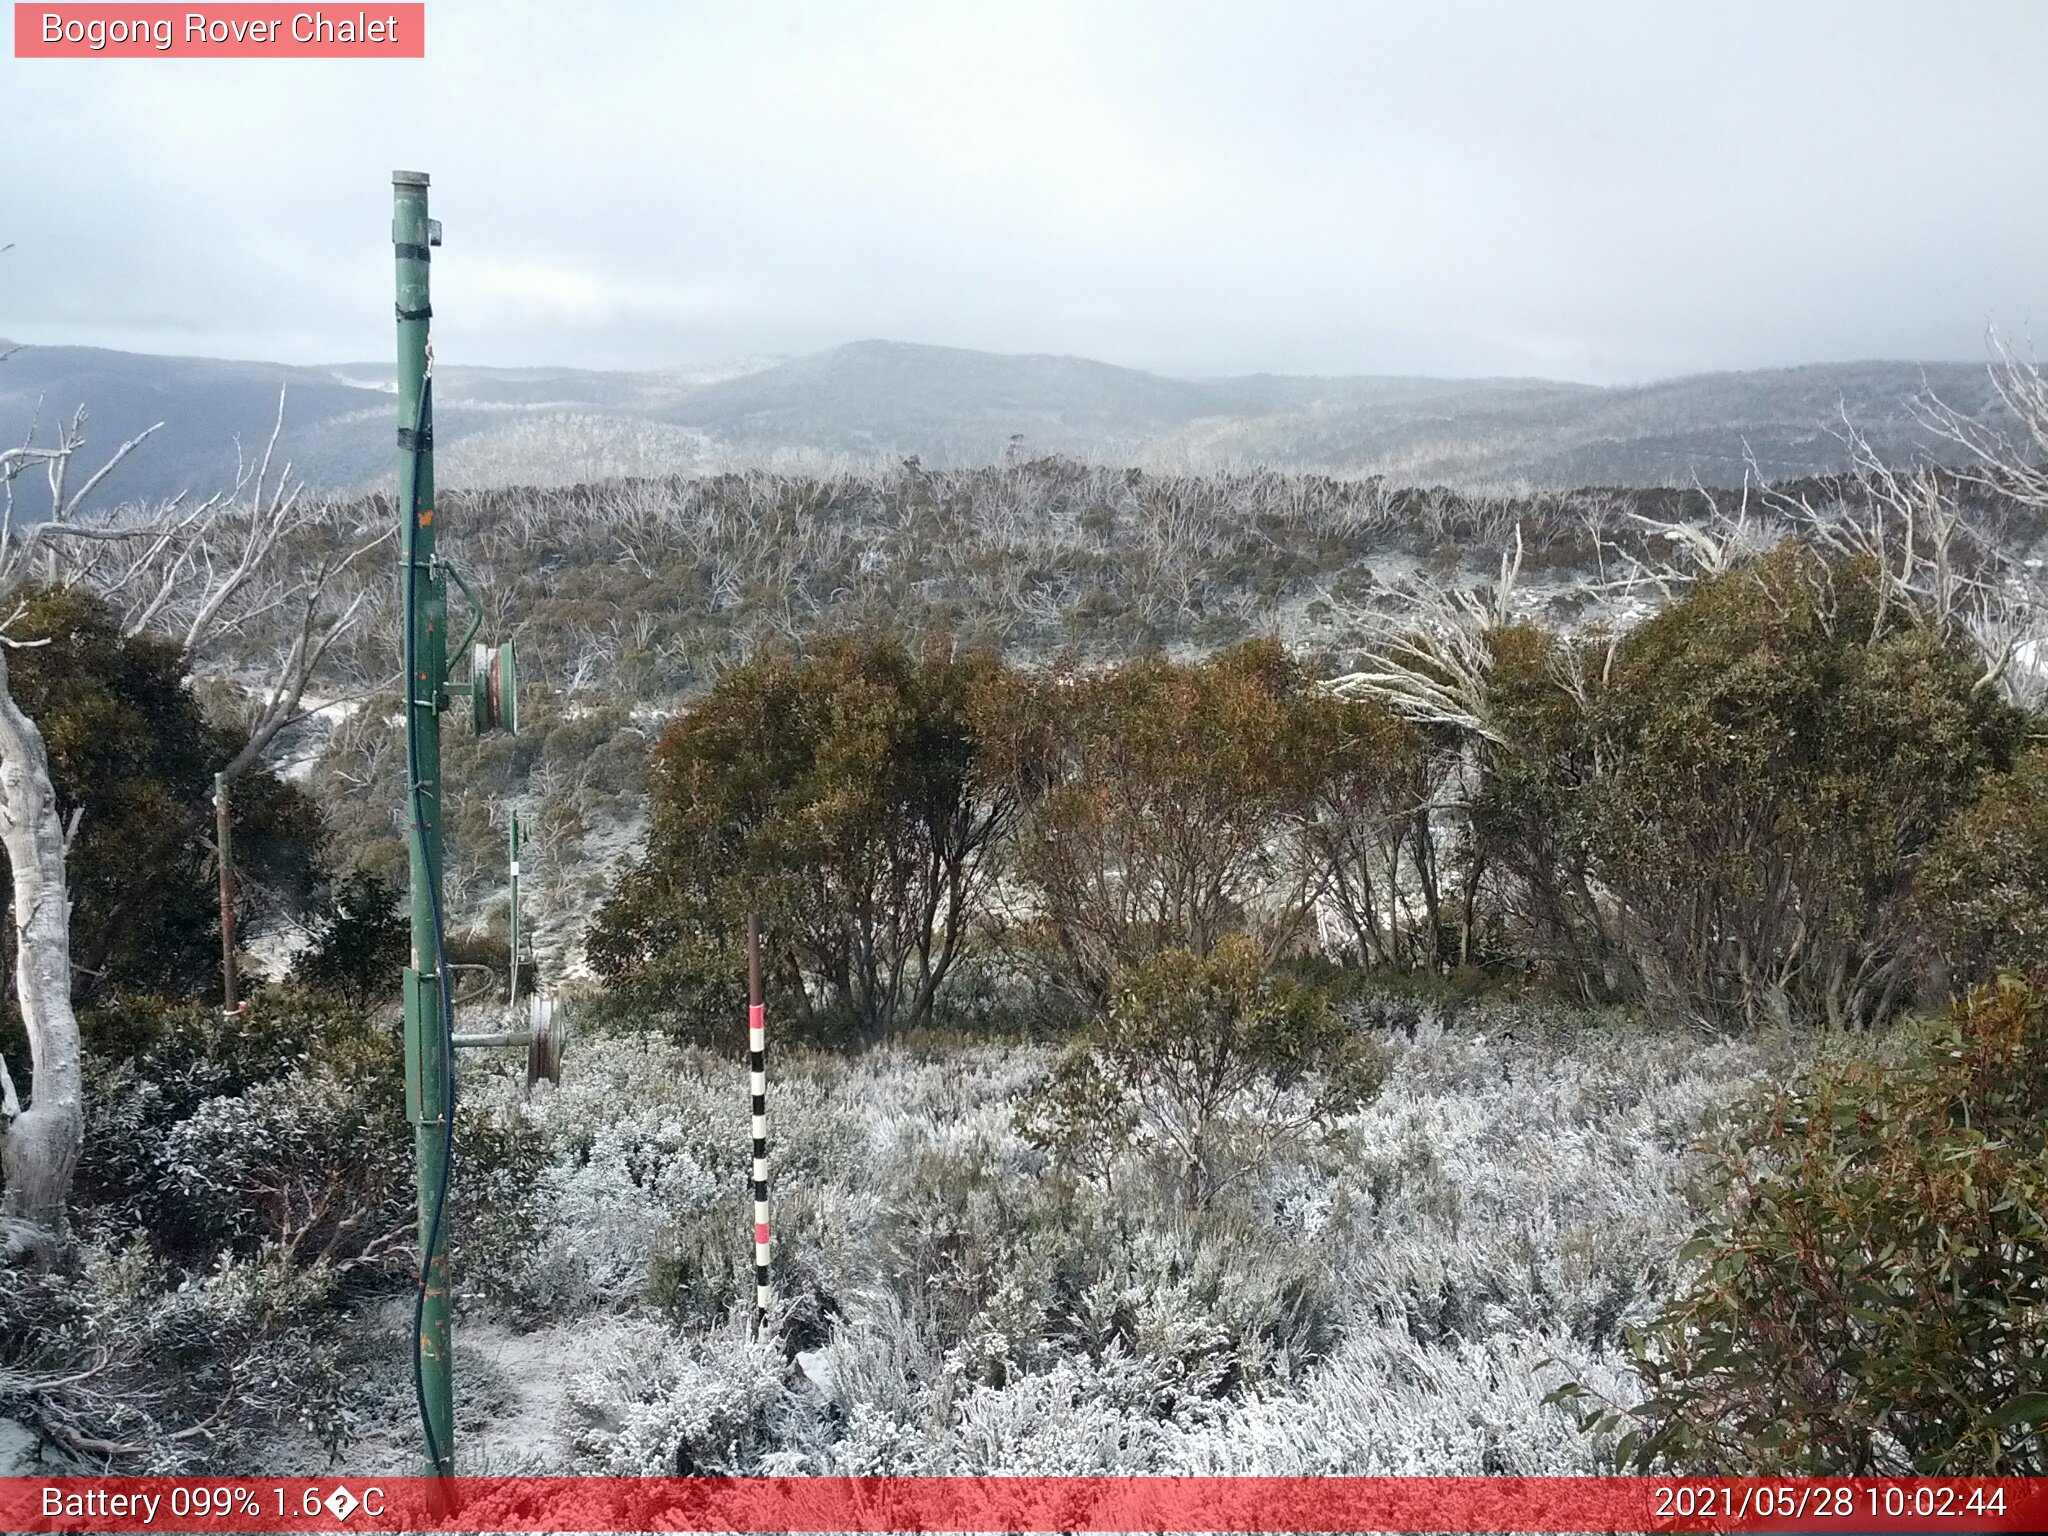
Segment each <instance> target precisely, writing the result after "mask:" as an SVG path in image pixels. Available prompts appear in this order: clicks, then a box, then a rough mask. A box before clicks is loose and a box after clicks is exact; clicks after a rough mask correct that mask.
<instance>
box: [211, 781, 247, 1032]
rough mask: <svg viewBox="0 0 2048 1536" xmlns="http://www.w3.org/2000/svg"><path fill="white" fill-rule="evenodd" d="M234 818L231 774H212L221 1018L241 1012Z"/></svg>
mask: <svg viewBox="0 0 2048 1536" xmlns="http://www.w3.org/2000/svg"><path fill="white" fill-rule="evenodd" d="M232 826H233V819H232V818H231V817H230V816H229V814H228V776H227V775H226V774H224V773H216V774H215V775H214V776H213V846H214V849H215V851H216V852H217V853H218V854H219V855H220V985H221V995H222V998H223V1001H222V1003H221V1010H220V1011H221V1017H223V1018H229V1019H231V1018H233V1017H234V1016H235V1015H236V1014H238V1013H240V1012H241V1011H242V1005H241V1001H240V992H241V989H240V986H239V980H240V978H239V977H237V976H236V974H235V851H234V844H233V842H232V840H231V829H232Z"/></svg>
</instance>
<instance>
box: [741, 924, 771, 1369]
mask: <svg viewBox="0 0 2048 1536" xmlns="http://www.w3.org/2000/svg"><path fill="white" fill-rule="evenodd" d="M747 1071H748V1076H749V1079H750V1082H749V1086H750V1087H751V1088H752V1089H753V1098H754V1328H755V1330H756V1331H757V1332H758V1331H759V1330H760V1328H761V1326H762V1325H763V1324H764V1323H765V1322H766V1321H767V1318H768V1308H769V1306H770V1304H771V1303H772V1302H773V1301H774V1299H775V1293H774V1291H773V1289H772V1288H771V1287H770V1286H769V1284H768V1010H767V1007H766V1005H765V1004H764V1003H763V1002H762V1000H761V914H760V913H758V912H749V913H748V914H747Z"/></svg>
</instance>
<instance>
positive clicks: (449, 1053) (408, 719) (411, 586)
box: [404, 372, 455, 1477]
mask: <svg viewBox="0 0 2048 1536" xmlns="http://www.w3.org/2000/svg"><path fill="white" fill-rule="evenodd" d="M433 393H434V378H433V374H432V373H431V372H430V373H428V375H427V377H426V378H425V379H424V380H422V381H421V384H420V403H419V407H418V410H417V411H416V412H415V414H414V417H413V431H412V442H411V448H412V459H413V472H412V480H411V496H410V503H411V504H410V505H409V506H408V507H407V508H406V536H405V560H406V572H405V614H404V622H405V766H406V798H407V801H408V804H409V806H410V809H411V814H412V836H413V840H414V841H413V846H414V847H415V848H416V849H417V850H418V852H419V860H420V868H421V870H422V871H423V872H424V873H425V875H426V880H427V904H428V909H429V911H430V913H431V916H432V924H433V930H434V996H435V998H436V1000H437V1003H438V1007H437V1008H436V1013H437V1014H438V1016H439V1018H440V1022H441V1177H440V1180H439V1182H438V1184H437V1185H436V1186H435V1189H434V1206H433V1214H432V1216H430V1217H429V1218H428V1221H427V1240H426V1242H425V1243H424V1244H422V1245H421V1248H420V1268H419V1284H418V1286H417V1288H416V1290H415V1291H414V1294H413V1306H412V1391H413V1400H414V1401H415V1402H416V1403H417V1404H418V1406H419V1411H420V1428H421V1429H422V1430H423V1431H424V1432H425V1434H426V1441H427V1459H428V1460H429V1461H431V1462H432V1463H433V1464H434V1473H435V1475H436V1476H438V1477H446V1476H448V1475H449V1474H450V1472H451V1471H452V1468H450V1466H449V1465H448V1461H447V1459H446V1457H445V1456H444V1455H443V1452H442V1449H441V1443H440V1437H439V1436H437V1435H436V1434H435V1433H434V1416H433V1414H432V1413H430V1412H429V1411H428V1409H427V1387H426V1380H425V1374H424V1369H423V1359H422V1348H423V1345H424V1338H423V1329H424V1327H425V1324H426V1315H427V1289H428V1286H429V1284H430V1283H431V1280H432V1275H433V1262H434V1250H435V1248H436V1247H438V1246H439V1244H440V1240H441V1217H442V1213H443V1211H444V1210H445V1208H446V1206H447V1204H448V1181H449V1175H450V1172H451V1171H452V1170H453V1168H454V1166H455V1000H454V998H453V997H452V996H451V995H450V992H449V987H448V935H447V930H446V927H445V926H444V924H443V922H442V918H441V879H440V871H439V870H437V869H435V868H434V867H433V864H432V859H431V855H430V853H429V851H428V846H427V828H426V821H427V818H426V803H425V801H424V799H423V798H422V796H423V791H424V789H425V785H424V783H423V781H422V778H421V775H420V749H419V728H418V723H417V716H418V713H419V708H418V704H417V702H416V700H415V699H414V697H413V685H414V683H415V682H416V681H417V677H418V672H417V668H416V667H415V665H414V661H415V657H414V652H413V608H414V592H415V578H414V568H413V557H412V538H413V532H414V530H415V529H417V528H418V526H419V515H420V473H419V471H420V460H421V459H422V458H423V457H425V455H426V453H427V452H428V451H429V450H428V448H427V444H428V443H429V442H430V441H431V439H429V438H428V437H427V436H426V435H425V434H426V428H427V424H428V423H429V422H430V421H431V420H432V419H433V414H432V405H431V401H432V399H433ZM431 687H432V690H433V691H438V690H439V688H440V681H439V679H436V680H434V682H433V683H432V685H431ZM435 703H436V701H435V699H434V697H433V692H430V693H429V695H428V707H429V708H433V707H435Z"/></svg>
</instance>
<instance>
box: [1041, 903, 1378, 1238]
mask: <svg viewBox="0 0 2048 1536" xmlns="http://www.w3.org/2000/svg"><path fill="white" fill-rule="evenodd" d="M1383 1072H1384V1062H1383V1061H1382V1059H1381V1056H1380V1052H1379V1049H1378V1047H1377V1046H1375V1045H1373V1044H1372V1043H1371V1042H1370V1041H1368V1040H1367V1039H1365V1038H1364V1037H1363V1036H1361V1035H1360V1034H1359V1033H1358V1032H1357V1031H1356V1030H1354V1029H1353V1028H1351V1026H1350V1025H1349V1024H1347V1023H1346V1022H1345V1021H1344V1020H1343V1019H1342V1018H1341V1017H1339V1015H1338V1014H1337V1012H1336V1010H1335V1009H1333V1008H1332V1007H1331V1006H1330V1004H1329V1002H1328V1000H1327V999H1326V998H1325V997H1324V996H1323V995H1322V994H1321V993H1320V992H1318V991H1317V990H1315V989H1314V988H1311V987H1307V986H1304V985H1302V984H1301V983H1300V982H1299V981H1297V980H1295V979H1294V978H1293V977H1291V976H1285V975H1281V976H1276V975H1273V974H1271V973H1270V972H1269V969H1268V967H1267V963H1266V959H1265V955H1264V954H1263V952H1262V951H1261V950H1260V949H1259V947H1258V946H1257V945H1256V944H1254V943H1253V942H1252V941H1251V940H1250V939H1247V938H1245V937H1244V936H1242V935H1238V934H1233V935H1229V936H1227V937H1225V938H1224V939H1222V940H1221V941H1219V942H1218V943H1217V944H1216V946H1215V948H1214V950H1213V951H1212V952H1211V953H1208V954H1201V955H1198V954H1195V953H1193V952H1192V951H1189V950H1185V949H1168V950H1164V951H1162V952H1161V953H1159V954H1157V955H1154V956H1152V957H1151V958H1150V959H1147V960H1145V961H1144V962H1143V963H1141V964H1139V965H1138V966H1137V967H1136V968H1135V969H1134V970H1133V971H1132V972H1131V973H1130V974H1129V975H1127V976H1124V977H1122V978H1121V979H1120V980H1119V982H1118V985H1117V990H1116V993H1115V995H1114V997H1113V998H1112V999H1111V1002H1110V1005H1109V1008H1108V1010H1107V1012H1106V1013H1105V1015H1104V1017H1103V1020H1102V1022H1101V1024H1100V1025H1099V1026H1098V1027H1097V1028H1096V1029H1095V1030H1093V1031H1092V1032H1091V1033H1090V1035H1089V1036H1088V1037H1087V1038H1086V1039H1085V1040H1083V1041H1082V1042H1080V1043H1079V1044H1077V1045H1076V1046H1075V1047H1074V1048H1073V1049H1072V1050H1070V1051H1069V1052H1068V1053H1067V1054H1066V1056H1064V1057H1063V1058H1062V1059H1061V1061H1060V1062H1059V1064H1058V1066H1057V1067H1056V1068H1055V1069H1054V1072H1053V1074H1052V1077H1051V1079H1050V1081H1049V1082H1048V1083H1047V1085H1046V1086H1045V1088H1044V1089H1043V1090H1041V1091H1040V1092H1038V1093H1036V1094H1034V1095H1033V1096H1032V1099H1031V1100H1030V1101H1029V1103H1028V1104H1027V1106H1026V1108H1025V1111H1024V1114H1023V1118H1022V1122H1021V1123H1022V1127H1023V1130H1024V1133H1025V1134H1026V1135H1027V1136H1028V1137H1029V1138H1030V1139H1031V1140H1032V1141H1033V1142H1034V1143H1035V1144H1037V1145H1039V1146H1041V1147H1044V1148H1045V1149H1046V1150H1048V1151H1049V1152H1051V1153H1053V1154H1054V1155H1055V1156H1056V1157H1059V1158H1061V1159H1063V1160H1064V1161H1066V1162H1068V1163H1069V1164H1071V1165H1075V1166H1079V1167H1081V1168H1084V1169H1088V1170H1091V1171H1100V1172H1102V1173H1104V1174H1105V1175H1106V1174H1107V1172H1108V1170H1109V1168H1110V1166H1111V1164H1112V1163H1113V1161H1114V1160H1115V1159H1117V1158H1118V1157H1120V1156H1123V1155H1125V1154H1126V1152H1127V1150H1128V1149H1129V1148H1130V1147H1131V1146H1133V1145H1134V1144H1138V1145H1143V1146H1145V1147H1146V1148H1147V1149H1148V1150H1156V1151H1157V1152H1158V1153H1160V1154H1163V1155H1164V1156H1166V1157H1168V1158H1170V1159H1171V1160H1172V1162H1173V1163H1174V1164H1175V1165H1176V1182H1177V1183H1178V1184H1179V1186H1180V1192H1181V1199H1182V1201H1183V1202H1184V1203H1185V1204H1186V1206H1187V1208H1188V1209H1190V1210H1196V1209H1199V1208H1200V1207H1201V1206H1202V1205H1203V1204H1204V1203H1205V1202H1206V1201H1207V1200H1208V1199H1210V1198H1211V1196H1212V1195H1213V1194H1214V1193H1215V1191H1216V1190H1217V1189H1218V1188H1219V1187H1220V1186H1222V1185H1224V1184H1226V1183H1228V1182H1229V1180H1230V1179H1231V1178H1232V1177H1234V1176H1235V1175H1236V1173H1238V1172H1239V1171H1241V1170H1242V1169H1244V1168H1246V1167H1248V1166H1254V1165H1257V1164H1259V1163H1261V1162H1263V1161H1265V1160H1266V1159H1267V1158H1269V1157H1270V1156H1271V1155H1272V1153H1273V1151H1274V1149H1275V1148H1277V1147H1278V1146H1279V1145H1281V1144H1283V1143H1285V1142H1289V1141H1295V1140H1299V1139H1300V1138H1302V1137H1304V1136H1306V1135H1309V1134H1312V1133H1313V1132H1314V1131H1316V1130H1317V1129H1319V1128H1320V1127H1322V1126H1323V1125H1325V1124H1327V1122H1328V1121H1329V1120H1330V1119H1331V1118H1332V1117H1334V1116H1337V1115H1341V1114H1343V1113H1344V1112H1345V1111H1347V1110H1349V1109H1352V1108H1355V1107H1356V1106H1357V1105H1358V1104H1360V1103H1362V1102H1364V1101H1365V1100H1367V1099H1369V1098H1371V1097H1372V1095H1373V1094H1374V1092H1376V1091H1377V1090H1378V1088H1379V1083H1380V1078H1381V1075H1382V1074H1383Z"/></svg>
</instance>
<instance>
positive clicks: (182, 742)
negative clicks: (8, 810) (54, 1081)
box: [0, 590, 320, 1004]
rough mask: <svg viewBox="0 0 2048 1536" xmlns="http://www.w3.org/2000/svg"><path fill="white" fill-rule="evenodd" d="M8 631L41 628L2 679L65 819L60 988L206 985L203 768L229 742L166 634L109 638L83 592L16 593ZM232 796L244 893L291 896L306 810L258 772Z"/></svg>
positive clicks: (312, 841) (216, 924)
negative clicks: (67, 934) (203, 706)
mask: <svg viewBox="0 0 2048 1536" xmlns="http://www.w3.org/2000/svg"><path fill="white" fill-rule="evenodd" d="M13 632H14V633H15V634H17V635H19V636H21V637H23V638H27V639H34V640H39V641H47V643H46V644H37V645H30V646H26V647H23V648H21V649H17V650H15V651H14V652H13V653H12V654H11V655H10V656H9V658H8V664H7V670H8V685H9V688H10V690H11V691H12V693H13V695H14V698H15V701H16V702H17V703H18V704H20V706H21V708H22V710H23V712H24V713H26V714H27V715H28V717H29V718H30V719H31V720H33V721H35V722H36V724H37V726H38V727H39V728H40V729H41V731H42V734H43V742H44V745H45V747H46V748H47V750H48V752H49V757H50V777H51V781H52V784H53V785H54V787H55V789H56V792H57V804H58V811H59V815H60V816H62V817H63V818H64V820H65V821H66V823H67V824H69V823H70V822H71V820H72V818H73V817H76V818H77V821H76V833H75V835H74V836H73V838H72V842H71V848H70V852H69V854H68V855H67V857H66V860H65V865H66V873H67V875H68V877H69V884H70V894H71V900H72V919H71V959H72V964H73V967H74V972H73V974H74V976H75V978H76V980H75V988H74V991H75V996H76V997H77V999H78V1001H79V1002H80V1003H81V1004H90V1003H92V1002H93V1001H95V1000H97V999H100V998H103V997H106V996H109V995H111V994H113V993H115V992H119V991H127V990H146V991H152V992H157V993H160V994H162V995H165V996H172V997H190V996H196V995H199V994H201V993H203V992H206V991H208V990H210V989H212V988H214V987H216V986H217V985H218V977H219V971H220V912H219V891H218V885H217V883H216V877H215V875H214V871H213V865H212V854H211V841H212V831H213V807H212V796H213V775H214V771H215V770H216V769H218V768H219V767H221V766H222V765H223V764H224V763H225V762H226V761H227V760H228V759H229V758H230V757H232V756H233V755H234V753H235V751H236V750H237V749H238V747H239V746H240V743H239V742H238V741H236V740H235V739H234V738H233V736H232V733H229V732H226V731H222V730H219V729H216V728H214V727H211V726H209V725H208V724H207V722H206V720H205V719H204V718H203V716H202V715H201V713H200V708H199V704H198V701H197V700H196V699H195V698H194V696H193V694H192V691H191V690H190V688H189V687H188V686H187V682H188V675H187V666H188V660H187V658H186V656H185V655H184V653H183V652H182V651H181V650H179V648H178V647H176V646H175V645H171V644H169V643H167V642H164V641H161V640H152V639H148V638H146V637H143V638H138V637H131V636H124V635H123V634H122V633H121V630H120V626H119V625H118V624H117V623H116V622H115V620H114V618H113V616H112V615H111V614H110V613H109V612H108V610H107V609H106V608H105V606H104V605H102V604H101V603H100V602H99V601H98V600H97V599H95V598H93V597H92V596H90V595H89V594H86V593H83V592H79V591H74V590H54V591H50V590H46V591H37V592H32V593H30V594H29V595H28V597H27V598H26V600H25V603H24V606H23V610H22V613H21V615H20V616H19V618H17V619H16V621H15V623H14V630H13ZM236 796H237V798H236V806H235V823H236V826H235V835H236V841H237V844H238V874H239V876H240V879H241V882H242V886H243V895H244V905H245V906H250V905H253V903H254V901H255V900H257V899H259V898H262V899H267V900H271V901H281V902H283V903H284V904H286V905H290V904H292V901H293V899H294V898H296V897H302V896H303V894H304V891H305V889H306V886H307V885H308V883H309V880H310V876H311V865H312V858H313V854H314V851H315V850H316V849H317V847H318V846H319V837H320V831H319V815H318V812H317V810H316V809H315V808H314V806H313V805H312V804H311V802H310V801H308V800H306V798H305V797H304V796H302V795H300V794H299V793H298V792H297V791H296V790H294V789H293V788H291V787H290V786H288V785H285V784H283V783H281V782H280V781H278V780H276V779H275V778H273V777H271V776H270V775H268V774H265V773H252V774H249V775H246V776H245V777H244V778H243V779H242V780H241V781H240V782H239V783H238V784H237V786H236ZM9 899H11V898H10V897H7V896H5V895H4V894H0V901H4V900H9ZM9 963H10V964H11V956H10V957H9ZM9 990H10V991H11V990H12V988H11V985H10V987H9Z"/></svg>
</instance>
